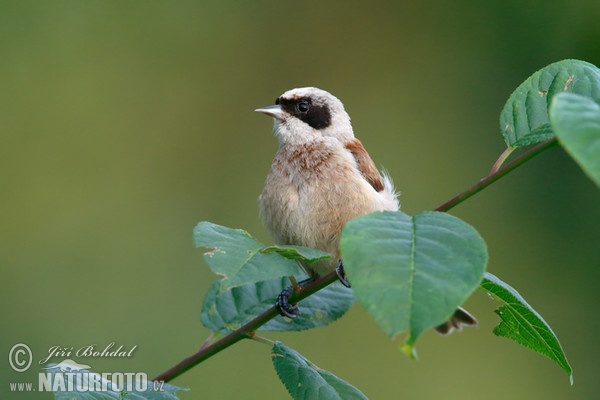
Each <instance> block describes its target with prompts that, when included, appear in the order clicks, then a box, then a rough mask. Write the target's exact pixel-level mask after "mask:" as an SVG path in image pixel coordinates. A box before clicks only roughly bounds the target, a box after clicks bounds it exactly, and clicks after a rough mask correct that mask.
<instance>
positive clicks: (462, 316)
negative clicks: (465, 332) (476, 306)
mask: <svg viewBox="0 0 600 400" xmlns="http://www.w3.org/2000/svg"><path fill="white" fill-rule="evenodd" d="M463 326H477V319H475V317H474V316H472V315H471V314H469V312H468V311H467V310H465V309H464V308H461V307H458V308H457V309H456V311H454V314H453V315H452V317H451V318H450V319H449V320H448V321H446V322H444V323H443V324H441V325H439V326H437V327H436V328H435V330H436V331H438V332H439V333H441V334H442V335H447V334H449V333H450V332H452V331H453V330H454V329H456V330H457V331H460V330H462V327H463Z"/></svg>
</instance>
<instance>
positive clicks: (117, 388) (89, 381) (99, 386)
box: [40, 365, 189, 400]
mask: <svg viewBox="0 0 600 400" xmlns="http://www.w3.org/2000/svg"><path fill="white" fill-rule="evenodd" d="M50 367H52V365H50ZM40 374H42V376H40V385H43V387H44V388H45V390H50V391H53V394H54V398H55V399H57V400H91V399H99V400H100V399H101V400H107V399H114V400H120V399H131V400H142V399H147V400H177V399H178V397H177V395H176V392H178V391H180V390H183V391H188V390H189V389H187V388H182V387H178V386H175V385H170V384H168V383H155V382H152V381H148V380H146V379H143V377H140V376H138V374H131V375H129V374H127V375H125V374H123V375H122V377H121V378H122V379H121V378H118V380H117V379H115V381H116V382H118V384H115V383H113V382H112V381H111V380H108V379H104V378H103V377H102V375H100V374H97V373H94V372H90V371H87V370H78V371H75V372H68V373H63V372H61V370H60V368H59V366H58V365H56V368H50V369H49V370H47V371H44V372H40ZM128 376H129V378H128ZM42 381H43V382H42ZM129 383H130V384H129Z"/></svg>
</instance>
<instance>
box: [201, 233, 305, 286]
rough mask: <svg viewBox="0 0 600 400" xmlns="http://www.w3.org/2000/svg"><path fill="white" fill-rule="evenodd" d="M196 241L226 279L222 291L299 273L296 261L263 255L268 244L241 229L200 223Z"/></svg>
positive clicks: (214, 268)
mask: <svg viewBox="0 0 600 400" xmlns="http://www.w3.org/2000/svg"><path fill="white" fill-rule="evenodd" d="M194 242H195V243H196V246H197V247H200V246H203V247H208V248H209V249H210V250H209V251H207V252H205V253H204V260H205V261H206V263H207V264H208V266H209V267H210V269H211V270H212V271H213V272H214V273H216V274H217V275H220V276H222V277H223V279H222V280H221V281H220V282H221V287H220V290H221V291H225V290H228V289H230V288H232V287H237V286H241V285H244V284H247V283H253V282H260V281H265V280H267V279H273V278H277V277H281V276H291V275H294V274H297V273H298V271H299V268H298V264H297V262H296V261H294V260H290V259H288V258H285V257H282V256H281V255H279V254H278V253H277V252H270V253H266V254H265V253H263V251H262V250H263V249H264V248H265V245H264V244H262V243H261V242H259V241H258V240H256V239H254V238H253V237H252V236H250V234H249V233H248V232H246V231H243V230H241V229H231V228H227V227H225V226H221V225H216V224H213V223H210V222H200V223H199V224H198V225H196V227H195V228H194Z"/></svg>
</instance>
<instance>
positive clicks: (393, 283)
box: [341, 211, 487, 354]
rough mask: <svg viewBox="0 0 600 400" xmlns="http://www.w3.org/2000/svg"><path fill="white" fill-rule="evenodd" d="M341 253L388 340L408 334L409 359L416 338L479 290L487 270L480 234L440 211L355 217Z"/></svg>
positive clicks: (344, 233) (358, 291) (361, 298)
mask: <svg viewBox="0 0 600 400" xmlns="http://www.w3.org/2000/svg"><path fill="white" fill-rule="evenodd" d="M341 251H342V256H343V259H344V267H345V270H346V273H347V275H348V279H349V280H350V282H351V283H352V288H353V289H354V292H355V294H356V297H357V298H358V300H359V302H360V303H361V304H362V305H363V306H364V307H365V308H366V309H367V311H368V312H369V313H370V314H371V315H372V316H373V318H374V319H375V321H376V322H377V324H378V325H379V326H380V327H381V329H382V330H383V331H384V332H385V333H386V334H387V335H388V336H394V335H396V334H398V333H400V332H403V331H406V330H410V335H409V337H408V339H407V341H406V343H405V344H404V346H403V350H404V351H405V352H408V353H411V354H412V351H413V347H412V346H413V344H414V342H415V340H416V339H417V338H418V337H419V335H420V334H421V333H422V332H423V331H425V330H426V329H428V328H431V327H435V326H438V325H440V324H441V323H443V322H444V321H446V320H447V319H448V318H449V317H450V316H451V315H452V314H453V312H454V310H455V309H456V307H458V306H459V305H460V304H461V303H463V302H464V301H465V300H466V299H467V298H468V296H469V295H470V294H471V293H472V292H473V290H475V288H477V287H478V285H479V283H480V282H481V279H482V277H483V273H484V271H485V266H486V263H487V250H486V246H485V242H484V241H483V239H482V238H481V236H480V235H479V234H478V233H477V231H476V230H475V229H474V228H473V227H471V226H470V225H468V224H467V223H465V222H463V221H461V220H460V219H458V218H456V217H453V216H451V215H448V214H446V213H441V212H423V213H420V214H417V215H415V216H414V217H410V216H408V215H406V214H404V213H402V212H392V211H386V212H377V213H372V214H368V215H364V216H360V217H357V218H355V219H353V220H351V221H350V222H348V223H347V224H346V226H345V227H344V229H343V231H342V238H341Z"/></svg>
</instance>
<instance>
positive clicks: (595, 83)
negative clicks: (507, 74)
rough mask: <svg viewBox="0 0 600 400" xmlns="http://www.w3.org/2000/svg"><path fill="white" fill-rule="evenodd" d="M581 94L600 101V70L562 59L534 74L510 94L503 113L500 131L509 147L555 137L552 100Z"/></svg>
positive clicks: (581, 62) (591, 65)
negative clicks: (551, 113)
mask: <svg viewBox="0 0 600 400" xmlns="http://www.w3.org/2000/svg"><path fill="white" fill-rule="evenodd" d="M561 92H570V93H578V94H581V95H584V96H586V97H589V98H592V99H594V100H596V101H600V70H599V69H598V68H597V67H596V66H594V65H593V64H590V63H587V62H585V61H579V60H563V61H559V62H556V63H553V64H550V65H548V66H547V67H545V68H542V69H541V70H539V71H537V72H536V73H534V74H533V75H531V76H530V77H529V78H527V80H526V81H525V82H523V83H522V84H521V85H519V87H518V88H517V89H516V90H515V91H514V92H513V93H512V94H511V96H510V98H509V99H508V101H507V102H506V105H505V106H504V108H503V109H502V113H501V114H500V130H501V131H502V134H503V136H504V141H505V142H506V144H507V145H508V146H509V147H518V146H525V145H530V144H534V143H539V142H542V141H544V140H547V139H550V138H551V137H553V135H554V132H553V130H552V127H551V125H550V120H549V117H548V108H549V107H550V103H551V101H552V98H553V97H554V96H555V95H556V94H558V93H561Z"/></svg>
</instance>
